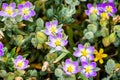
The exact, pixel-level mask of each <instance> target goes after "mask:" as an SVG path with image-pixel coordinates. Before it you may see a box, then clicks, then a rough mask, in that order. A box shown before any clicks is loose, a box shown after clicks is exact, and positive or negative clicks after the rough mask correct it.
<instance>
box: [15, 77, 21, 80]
mask: <svg viewBox="0 0 120 80" xmlns="http://www.w3.org/2000/svg"><path fill="white" fill-rule="evenodd" d="M15 80H23V78H22V77H15Z"/></svg>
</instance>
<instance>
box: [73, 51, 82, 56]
mask: <svg viewBox="0 0 120 80" xmlns="http://www.w3.org/2000/svg"><path fill="white" fill-rule="evenodd" d="M73 55H74V56H75V57H80V56H81V52H80V51H79V50H76V51H75V52H74V53H73Z"/></svg>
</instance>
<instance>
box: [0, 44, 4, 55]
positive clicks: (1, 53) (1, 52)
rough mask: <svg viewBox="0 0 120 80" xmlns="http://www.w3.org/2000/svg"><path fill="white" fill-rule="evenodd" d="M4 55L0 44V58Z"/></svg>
mask: <svg viewBox="0 0 120 80" xmlns="http://www.w3.org/2000/svg"><path fill="white" fill-rule="evenodd" d="M3 55H4V51H3V44H2V43H1V42H0V57H1V56H3Z"/></svg>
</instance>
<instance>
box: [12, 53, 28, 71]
mask: <svg viewBox="0 0 120 80" xmlns="http://www.w3.org/2000/svg"><path fill="white" fill-rule="evenodd" d="M14 66H15V68H17V69H18V70H23V69H26V68H28V66H29V65H28V60H26V59H24V58H23V57H22V56H21V55H19V56H17V58H16V59H15V60H14Z"/></svg>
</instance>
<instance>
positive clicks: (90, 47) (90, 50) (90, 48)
mask: <svg viewBox="0 0 120 80" xmlns="http://www.w3.org/2000/svg"><path fill="white" fill-rule="evenodd" d="M86 50H87V51H88V52H89V53H90V54H91V53H93V52H94V47H92V46H89V47H88V48H87V49H86Z"/></svg>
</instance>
